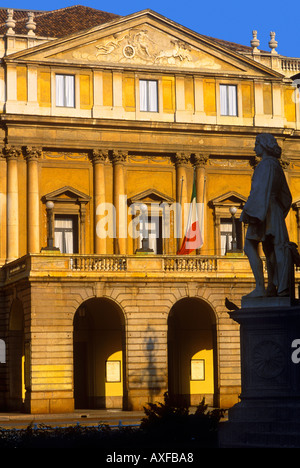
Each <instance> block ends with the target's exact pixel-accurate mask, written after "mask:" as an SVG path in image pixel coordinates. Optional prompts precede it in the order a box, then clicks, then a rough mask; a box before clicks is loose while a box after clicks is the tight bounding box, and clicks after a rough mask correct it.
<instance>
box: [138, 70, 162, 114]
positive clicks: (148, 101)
mask: <svg viewBox="0 0 300 468" xmlns="http://www.w3.org/2000/svg"><path fill="white" fill-rule="evenodd" d="M141 83H146V93H145V97H146V106H145V107H146V108H143V107H144V106H143V105H142V87H141ZM150 83H155V93H156V95H155V109H151V96H150V94H151V89H150V87H149V85H150ZM158 90H159V86H158V80H157V79H152V78H139V106H140V108H139V110H140V112H152V113H158V112H159V98H158V93H159V91H158Z"/></svg>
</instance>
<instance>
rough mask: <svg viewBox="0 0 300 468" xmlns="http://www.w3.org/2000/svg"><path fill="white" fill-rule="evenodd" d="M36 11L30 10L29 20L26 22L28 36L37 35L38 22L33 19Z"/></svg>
mask: <svg viewBox="0 0 300 468" xmlns="http://www.w3.org/2000/svg"><path fill="white" fill-rule="evenodd" d="M33 18H34V13H32V12H31V11H30V12H28V20H27V23H26V29H27V31H28V33H27V34H28V36H35V32H34V31H35V29H36V23H35V22H34V21H33Z"/></svg>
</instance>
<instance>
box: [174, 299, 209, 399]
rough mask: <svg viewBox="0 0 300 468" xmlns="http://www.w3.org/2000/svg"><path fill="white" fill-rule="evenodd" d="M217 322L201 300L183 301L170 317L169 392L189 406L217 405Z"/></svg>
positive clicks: (178, 303) (177, 304) (177, 305)
mask: <svg viewBox="0 0 300 468" xmlns="http://www.w3.org/2000/svg"><path fill="white" fill-rule="evenodd" d="M215 357H216V323H215V315H214V313H213V310H212V308H211V307H210V306H209V305H208V304H207V303H206V302H205V301H203V300H201V299H198V298H184V299H181V300H180V301H178V302H177V303H176V304H174V306H173V307H172V309H171V311H170V314H169V318H168V377H169V378H168V391H169V394H170V396H172V397H173V398H174V399H175V400H176V401H178V402H180V403H184V404H187V405H191V406H194V405H198V404H199V403H200V402H201V400H202V398H203V397H204V398H205V403H207V404H210V405H213V404H214V403H215V401H214V399H215V398H214V397H215V394H216V392H215V388H216V372H215V369H216V365H215Z"/></svg>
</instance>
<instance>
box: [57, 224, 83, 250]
mask: <svg viewBox="0 0 300 468" xmlns="http://www.w3.org/2000/svg"><path fill="white" fill-rule="evenodd" d="M77 225H78V223H77V217H76V216H72V217H71V216H70V217H66V216H59V215H56V216H55V220H54V244H55V247H58V248H59V250H60V253H68V254H71V253H77V252H78V235H77Z"/></svg>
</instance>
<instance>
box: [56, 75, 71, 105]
mask: <svg viewBox="0 0 300 468" xmlns="http://www.w3.org/2000/svg"><path fill="white" fill-rule="evenodd" d="M56 106H57V107H75V77H74V76H73V75H56Z"/></svg>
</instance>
